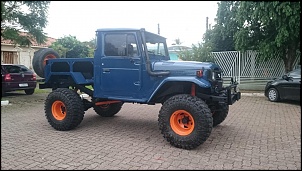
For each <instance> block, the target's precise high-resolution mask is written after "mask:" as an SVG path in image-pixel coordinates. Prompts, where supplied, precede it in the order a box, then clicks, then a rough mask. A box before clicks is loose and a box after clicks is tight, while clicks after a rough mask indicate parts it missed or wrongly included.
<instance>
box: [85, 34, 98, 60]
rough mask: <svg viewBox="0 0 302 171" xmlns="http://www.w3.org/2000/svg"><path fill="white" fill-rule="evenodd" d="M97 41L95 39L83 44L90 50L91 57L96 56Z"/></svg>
mask: <svg viewBox="0 0 302 171" xmlns="http://www.w3.org/2000/svg"><path fill="white" fill-rule="evenodd" d="M95 41H96V39H95V38H93V39H91V40H90V41H85V42H83V44H84V45H85V46H87V47H88V50H89V52H88V56H89V57H93V56H94V50H95V47H96V42H95Z"/></svg>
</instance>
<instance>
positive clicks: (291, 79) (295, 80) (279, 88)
mask: <svg viewBox="0 0 302 171" xmlns="http://www.w3.org/2000/svg"><path fill="white" fill-rule="evenodd" d="M300 86H301V68H298V69H295V70H293V71H291V72H289V73H288V74H286V75H283V76H282V77H281V78H276V79H274V80H273V81H269V82H267V84H266V86H265V90H264V93H265V96H266V97H267V98H268V100H269V101H272V102H277V101H280V100H284V99H287V100H296V101H300Z"/></svg>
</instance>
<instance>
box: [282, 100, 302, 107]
mask: <svg viewBox="0 0 302 171" xmlns="http://www.w3.org/2000/svg"><path fill="white" fill-rule="evenodd" d="M279 103H286V104H292V105H299V106H301V101H295V100H282V101H280V102H279Z"/></svg>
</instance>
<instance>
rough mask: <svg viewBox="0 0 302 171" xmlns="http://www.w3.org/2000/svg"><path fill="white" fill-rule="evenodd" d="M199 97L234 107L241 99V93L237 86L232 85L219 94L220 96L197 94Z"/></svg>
mask: <svg viewBox="0 0 302 171" xmlns="http://www.w3.org/2000/svg"><path fill="white" fill-rule="evenodd" d="M197 96H198V97H200V98H202V99H204V100H210V101H213V102H218V103H220V104H227V105H232V104H234V103H235V102H236V101H238V100H239V99H240V98H241V92H239V91H238V90H237V84H231V85H229V86H227V87H225V88H223V90H222V91H221V92H220V93H219V95H208V94H203V93H197Z"/></svg>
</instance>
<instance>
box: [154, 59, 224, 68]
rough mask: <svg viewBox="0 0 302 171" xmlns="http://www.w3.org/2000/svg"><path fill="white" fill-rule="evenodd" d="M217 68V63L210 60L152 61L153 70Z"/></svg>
mask: <svg viewBox="0 0 302 171" xmlns="http://www.w3.org/2000/svg"><path fill="white" fill-rule="evenodd" d="M202 68H204V69H210V70H214V69H216V70H217V69H218V70H221V69H220V67H219V66H218V65H217V64H214V63H211V62H196V61H171V60H169V61H157V62H153V63H152V70H153V71H175V70H200V69H202Z"/></svg>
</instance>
